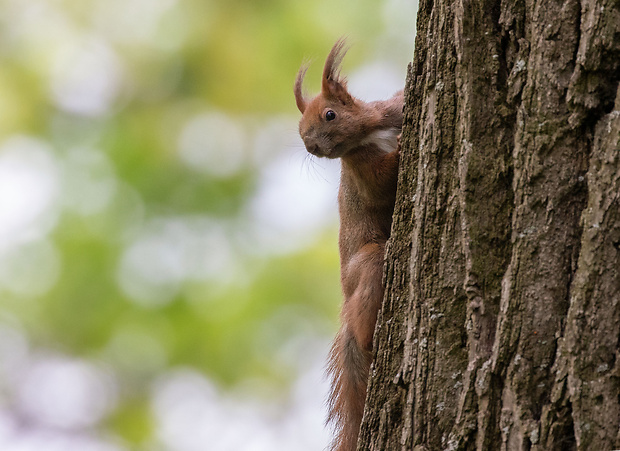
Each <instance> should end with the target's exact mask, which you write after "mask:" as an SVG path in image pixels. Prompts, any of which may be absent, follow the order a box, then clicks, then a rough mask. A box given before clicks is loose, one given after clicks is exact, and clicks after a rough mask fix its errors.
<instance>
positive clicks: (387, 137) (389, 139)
mask: <svg viewBox="0 0 620 451" xmlns="http://www.w3.org/2000/svg"><path fill="white" fill-rule="evenodd" d="M399 134H400V130H399V129H397V128H384V129H381V130H375V131H374V132H372V133H370V134H369V135H368V136H366V137H365V138H364V139H362V141H361V142H360V144H362V145H364V146H365V145H368V144H373V145H375V146H377V147H378V148H379V149H381V151H383V152H385V153H389V152H392V151H393V150H394V149H396V146H397V145H398V135H399Z"/></svg>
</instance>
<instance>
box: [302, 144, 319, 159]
mask: <svg viewBox="0 0 620 451" xmlns="http://www.w3.org/2000/svg"><path fill="white" fill-rule="evenodd" d="M306 149H307V150H308V152H310V153H311V154H312V155H316V156H317V157H318V156H321V155H320V154H321V149H320V148H319V145H318V144H312V145H309V146H307V147H306Z"/></svg>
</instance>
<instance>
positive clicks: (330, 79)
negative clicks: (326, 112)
mask: <svg viewBox="0 0 620 451" xmlns="http://www.w3.org/2000/svg"><path fill="white" fill-rule="evenodd" d="M347 50H348V48H347V47H346V39H345V38H340V39H338V40H337V41H336V43H335V44H334V46H333V47H332V49H331V51H330V52H329V55H327V60H325V67H324V68H323V80H322V83H321V91H322V93H323V95H324V96H325V97H328V98H334V99H337V100H340V101H341V102H342V103H343V104H345V105H346V104H349V103H352V102H353V98H352V97H351V95H350V94H349V92H348V91H347V80H346V79H345V78H343V77H341V75H340V64H341V63H342V59H343V58H344V55H345V54H346V53H347Z"/></svg>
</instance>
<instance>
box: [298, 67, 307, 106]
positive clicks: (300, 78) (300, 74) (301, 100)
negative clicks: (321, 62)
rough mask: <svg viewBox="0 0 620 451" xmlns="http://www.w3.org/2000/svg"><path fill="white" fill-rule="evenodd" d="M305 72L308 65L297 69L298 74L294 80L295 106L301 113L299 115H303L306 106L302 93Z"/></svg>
mask: <svg viewBox="0 0 620 451" xmlns="http://www.w3.org/2000/svg"><path fill="white" fill-rule="evenodd" d="M307 70H308V65H303V66H301V67H300V68H299V72H297V78H296V79H295V103H296V104H297V108H299V111H301V114H304V111H306V105H307V104H308V102H307V101H306V99H305V98H304V94H303V92H302V84H303V82H304V76H305V75H306V71H307Z"/></svg>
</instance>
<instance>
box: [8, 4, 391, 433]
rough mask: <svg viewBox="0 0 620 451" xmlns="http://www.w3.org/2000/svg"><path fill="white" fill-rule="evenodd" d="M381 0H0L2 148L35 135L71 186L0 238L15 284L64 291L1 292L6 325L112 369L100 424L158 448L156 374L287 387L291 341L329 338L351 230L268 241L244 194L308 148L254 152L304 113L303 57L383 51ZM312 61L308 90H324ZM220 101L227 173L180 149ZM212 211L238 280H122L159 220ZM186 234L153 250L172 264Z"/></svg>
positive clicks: (231, 274)
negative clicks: (340, 236) (300, 102)
mask: <svg viewBox="0 0 620 451" xmlns="http://www.w3.org/2000/svg"><path fill="white" fill-rule="evenodd" d="M382 8H383V5H382V4H381V3H379V2H374V1H370V0H360V1H358V2H355V4H352V3H350V2H344V1H333V0H332V1H324V0H320V1H293V2H291V1H284V0H262V1H249V0H244V1H242V0H228V1H219V2H218V1H205V0H160V1H152V2H150V3H149V1H148V0H145V1H140V0H129V1H121V0H88V1H85V0H32V1H31V0H29V1H28V2H24V1H23V0H3V1H2V2H1V3H0V63H1V65H2V71H0V157H1V156H2V153H3V152H5V153H6V152H9V150H10V148H12V147H11V146H10V145H9V144H7V143H9V142H12V141H11V140H12V139H13V138H15V137H16V136H22V137H23V136H27V137H28V139H31V140H35V141H34V142H36V143H37V145H38V146H39V147H41V146H43V147H41V148H44V149H46V152H49V155H50V156H51V158H52V161H53V162H54V163H53V167H54V168H55V169H54V171H56V172H55V173H56V177H57V180H58V185H59V187H58V189H57V193H55V194H54V193H52V194H50V195H51V196H52V201H51V202H50V205H48V206H47V207H45V208H44V209H43V210H42V211H41V212H40V214H39V215H38V216H37V217H36V218H35V219H33V220H32V221H30V222H28V223H27V224H26V223H25V224H26V225H27V227H25V228H26V229H27V228H32V229H33V230H35V232H33V233H34V235H33V236H34V238H32V237H31V238H28V237H24V236H22V235H21V232H23V230H20V229H19V228H17V229H15V230H13V229H7V230H8V231H6V230H5V232H6V233H5V241H6V242H3V244H2V248H1V249H0V253H1V252H4V253H3V254H2V257H1V258H2V259H3V261H4V263H3V265H4V266H5V267H6V268H9V269H7V270H6V271H8V273H7V274H9V275H7V276H6V278H7V280H9V281H10V279H12V278H13V279H14V280H24V281H25V282H24V283H25V284H33V286H37V283H43V282H41V280H43V279H41V277H43V276H41V274H48V273H49V274H51V275H49V277H50V278H51V279H50V280H52V282H51V283H49V286H46V287H45V288H42V289H40V290H37V289H34V290H29V289H24V290H20V289H14V288H11V284H10V283H9V284H8V286H2V285H1V284H0V307H1V309H2V318H3V319H4V320H5V321H9V322H11V323H12V324H18V325H19V327H20V328H22V329H23V330H24V331H25V333H26V335H27V336H28V339H29V340H30V342H31V345H32V346H33V347H34V348H37V349H44V350H51V351H54V352H60V353H62V354H66V355H72V356H77V357H81V358H84V359H88V360H91V361H96V362H100V363H101V364H103V365H106V366H108V367H109V368H111V369H112V371H113V373H114V375H115V380H116V381H117V383H118V384H119V386H120V388H119V392H120V393H121V396H120V398H119V401H118V403H117V405H116V407H115V409H114V411H113V412H112V413H111V414H110V415H109V416H108V417H107V418H106V419H105V421H104V423H103V424H102V425H101V427H103V428H108V429H109V430H112V431H114V432H115V433H116V434H118V435H120V436H121V437H123V438H124V439H125V440H126V441H127V442H128V443H134V444H139V443H143V442H145V441H147V440H148V439H149V438H150V437H151V435H152V434H153V427H154V426H153V424H152V418H151V415H150V413H149V412H150V411H149V407H148V405H149V400H148V396H149V392H148V384H149V383H150V381H152V380H153V379H154V378H155V377H157V375H158V374H160V373H162V372H164V371H165V370H166V369H167V368H172V367H176V366H191V367H194V368H196V369H198V370H199V371H201V372H203V373H204V374H206V375H207V376H208V377H209V378H210V379H212V380H214V381H217V383H218V384H219V385H220V386H222V387H232V386H234V385H236V384H238V383H239V382H241V381H243V380H245V379H247V378H259V379H262V380H264V381H267V383H269V384H272V385H273V386H274V387H282V386H284V387H285V386H286V385H287V384H288V383H289V382H290V380H291V378H292V377H294V375H295V368H294V365H293V364H292V363H291V362H290V361H288V360H287V359H286V358H280V357H281V353H282V349H283V347H285V345H286V343H287V341H289V340H292V339H294V337H296V336H298V335H300V334H306V335H308V336H317V337H321V336H329V335H331V334H332V333H333V331H334V330H335V327H336V319H337V312H338V309H339V302H340V289H339V285H338V255H337V250H336V249H337V245H336V234H337V230H336V226H335V224H334V225H332V226H330V227H327V228H326V229H324V230H322V231H321V230H319V231H316V232H313V233H315V238H313V239H311V240H309V241H308V242H307V243H305V244H303V245H299V246H292V247H290V248H289V249H288V250H277V249H276V250H274V251H269V250H268V249H267V250H266V249H265V248H264V247H260V246H259V247H258V248H257V249H254V242H253V241H252V240H253V238H252V237H253V232H252V231H251V229H252V227H253V225H254V224H253V219H252V218H251V217H250V216H249V214H248V205H249V204H250V203H251V201H252V198H253V196H254V195H255V192H256V189H257V186H258V184H259V182H260V177H261V170H262V168H263V167H264V166H265V165H267V164H269V162H270V161H272V160H274V159H276V158H278V157H279V156H280V155H281V154H282V152H291V154H294V153H295V154H303V150H302V149H299V148H296V149H294V148H286V146H284V147H283V146H280V148H273V149H267V150H266V151H265V150H262V151H257V150H256V145H255V138H256V136H257V134H258V133H259V132H260V130H261V129H262V128H263V127H265V126H266V124H268V123H269V121H273V120H276V121H277V120H280V119H281V118H283V119H284V122H285V123H287V124H290V123H292V124H294V123H295V120H296V118H297V112H296V110H295V108H294V102H293V100H292V94H291V88H292V83H293V80H294V77H295V74H296V72H297V70H298V68H299V65H300V64H301V63H302V61H303V60H304V58H305V57H314V58H316V60H322V58H323V57H324V56H325V54H326V53H327V51H328V49H329V48H330V46H331V45H332V44H333V42H335V40H336V39H337V38H338V37H340V36H341V35H344V34H347V35H350V36H351V38H352V40H353V41H357V42H362V43H367V44H369V43H371V42H372V40H373V39H375V38H376V36H378V35H379V34H380V33H383V32H384V31H385V28H386V24H385V23H384V22H383V21H382V20H378V18H380V17H382V14H383V12H382V11H383V9H382ZM366 47H371V46H370V45H367V46H366ZM363 49H364V46H363V45H358V46H357V47H354V48H353V49H352V51H351V52H350V57H349V58H348V59H347V61H346V63H345V69H346V68H347V67H353V66H354V65H355V64H357V63H359V62H360V61H362V60H363V59H364V58H365V57H367V56H368V53H366V54H363V52H364V50H363ZM315 63H316V64H314V65H313V66H312V68H311V71H310V72H309V75H308V77H307V79H308V88H309V90H315V89H317V87H318V77H319V73H320V66H321V64H320V63H319V62H317V61H315ZM89 96H92V98H91V97H89ZM85 99H86V100H85ZM89 99H90V100H89ZM89 102H90V103H89ZM214 112H217V114H222V115H224V116H225V117H226V118H229V119H230V120H231V121H233V122H234V123H236V124H238V127H239V128H238V130H239V133H238V134H237V133H233V134H234V135H238V136H231V139H233V138H234V140H233V142H235V143H239V145H240V146H241V148H240V149H236V150H235V151H236V152H240V153H241V156H242V157H241V160H240V161H239V162H237V163H234V164H233V163H231V165H232V169H231V170H229V171H227V172H224V173H221V172H218V171H217V170H214V169H215V168H213V164H217V161H218V160H217V159H215V160H214V161H215V163H214V161H211V162H209V161H207V162H206V163H205V166H204V167H203V168H197V167H195V166H192V164H188V162H187V160H184V159H183V158H182V157H180V154H179V140H180V138H179V137H180V136H181V135H183V133H185V132H184V130H186V128H187V124H188V122H189V121H191V120H192V119H193V118H194V117H196V116H199V115H201V114H211V113H214ZM286 121H288V122H286ZM234 130H235V129H233V132H234ZM205 133H206V132H205ZM287 133H289V135H290V134H292V135H293V136H294V134H295V130H294V125H293V126H292V127H289V129H288V131H287ZM187 139H188V140H189V141H188V142H190V144H188V145H191V139H193V138H191V136H190V138H187ZM204 139H205V142H209V139H210V137H209V136H207V137H205V138H204ZM276 142H278V141H277V140H276ZM207 147H208V145H207ZM7 149H9V150H7ZM205 152H206V151H205ZM91 154H92V161H91V160H88V158H91V157H89V156H88V155H91ZM76 155H77V156H76ZM83 155H86V156H87V157H83ZM192 155H193V154H192ZM225 157H226V155H224V156H223V157H222V158H225ZM84 158H86V159H84ZM192 158H194V157H192ZM196 158H199V157H196ZM209 165H211V166H209ZM76 168H77V169H76ZM16 195H18V196H19V195H21V194H20V193H17V194H16ZM102 199H103V200H102ZM299 201H300V203H303V202H304V200H303V199H300V200H299ZM202 220H205V221H207V222H208V223H211V222H213V223H215V224H216V226H217V227H216V228H217V230H218V231H219V232H218V233H220V235H218V236H220V238H218V240H223V241H225V242H226V249H227V253H228V254H229V255H228V257H227V258H224V259H223V260H227V261H229V262H232V266H231V265H229V266H226V265H225V264H224V263H223V265H224V267H225V268H227V275H222V274H220V273H218V268H213V270H212V272H213V273H214V274H215V275H214V276H213V275H206V276H204V277H201V276H199V275H191V274H190V275H181V276H178V277H176V276H175V277H176V279H174V280H172V281H170V280H167V279H166V277H163V276H158V275H157V274H155V275H152V274H151V275H148V274H147V276H148V277H147V276H144V275H143V278H144V277H146V279H145V280H147V282H148V280H151V279H152V280H151V282H152V284H153V286H152V287H151V288H150V289H151V290H154V291H153V292H154V293H155V294H151V295H149V294H147V295H144V299H140V296H141V295H139V294H138V295H136V296H137V300H136V299H134V297H136V296H134V295H133V294H132V293H133V292H132V291H131V290H132V289H131V288H130V289H125V288H123V282H122V279H123V277H124V276H123V275H121V273H124V274H125V276H127V277H133V276H132V275H131V274H129V275H127V272H126V271H124V269H123V268H124V266H123V262H124V261H125V260H126V259H127V258H129V259H130V257H127V255H131V254H128V252H129V250H128V249H131V246H132V244H135V242H136V241H139V240H140V239H141V237H142V236H143V234H144V233H145V232H144V231H145V230H148V229H149V227H151V225H152V224H159V222H163V223H164V226H162V227H163V230H164V232H162V233H163V234H164V235H165V236H168V235H166V233H168V232H166V231H165V230H167V229H166V227H171V228H172V229H174V227H176V226H174V224H173V225H169V224H168V223H169V222H170V223H175V221H176V222H178V223H186V222H187V223H189V224H190V226H191V224H194V223H195V222H196V221H198V222H200V221H202ZM158 221H159V222H158ZM166 224H168V225H166ZM153 227H155V229H156V228H157V226H153ZM191 227H193V226H191ZM207 229H208V227H207ZM205 230H206V229H205ZM153 233H155V232H153ZM158 233H159V232H158ZM174 233H176V232H174V231H172V232H170V234H171V235H170V236H176V235H174ZM155 236H158V235H157V233H155ZM181 241H182V240H181ZM182 242H183V241H182ZM175 243H176V241H174V240H172V245H170V246H171V249H172V250H170V249H168V248H166V249H164V250H163V251H161V252H160V253H158V252H159V251H157V252H155V251H154V252H155V253H154V254H152V256H151V257H152V258H153V259H155V260H157V259H163V260H165V259H166V257H165V256H166V255H167V254H166V252H174V249H175V246H176V244H175ZM29 246H30V247H29ZM188 246H189V248H190V250H189V251H187V252H190V251H191V247H192V246H191V244H190V245H188ZM155 247H157V245H155ZM7 249H8V250H7ZM29 249H30V250H29ZM148 249H150V248H147V251H148ZM205 249H206V250H207V252H208V249H209V247H208V246H206V247H205ZM40 252H43V253H44V255H49V258H48V260H45V259H43V260H41V258H40V256H39V253H40ZM184 252H185V251H184ZM213 252H217V249H215V250H214V251H213ZM148 255H150V254H148V252H147V257H148ZM183 255H185V254H183ZM192 255H193V254H192ZM147 257H144V258H147ZM210 257H212V258H211V260H215V261H217V259H218V258H219V257H218V255H212V256H210ZM46 258H47V257H46ZM124 259H125V260H124ZM130 260H131V259H130ZM147 261H148V258H147ZM46 262H47V263H46ZM162 264H164V266H165V262H164V263H162ZM41 265H44V267H43V270H42V272H41V270H40V266H41ZM198 266H200V265H198ZM172 271H173V272H174V268H173V269H172ZM175 274H176V273H175ZM140 277H142V276H140ZM149 277H151V279H149ZM158 277H160V278H162V280H163V279H165V280H163V281H161V283H160V282H159V281H158ZM153 280H154V282H153ZM142 282H144V281H142ZM127 283H128V284H129V285H130V286H131V284H132V283H133V282H132V281H129V282H127ZM5 285H6V284H5ZM149 296H152V297H154V298H155V299H156V301H155V302H150V301H149V299H148V298H149ZM2 318H0V319H2ZM279 356H280V357H279ZM270 393H271V392H270Z"/></svg>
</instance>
